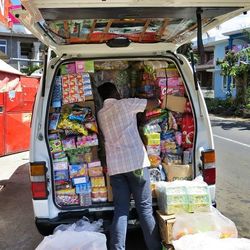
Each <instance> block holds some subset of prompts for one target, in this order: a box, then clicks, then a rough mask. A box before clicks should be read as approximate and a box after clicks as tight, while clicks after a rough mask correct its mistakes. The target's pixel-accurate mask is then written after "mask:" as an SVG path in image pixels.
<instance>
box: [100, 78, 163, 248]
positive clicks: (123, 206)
mask: <svg viewBox="0 0 250 250" xmlns="http://www.w3.org/2000/svg"><path fill="white" fill-rule="evenodd" d="M98 92H99V94H100V96H101V97H102V99H103V101H104V104H103V108H102V109H101V110H100V111H99V112H98V123H99V127H100V129H101V131H102V133H103V135H104V139H105V150H106V162H107V168H108V173H109V175H110V183H111V186H112V191H113V198H114V207H115V211H114V217H113V222H112V226H111V232H110V233H111V234H110V249H111V250H124V249H125V241H126V232H127V223H128V215H129V205H130V196H131V193H132V194H133V198H134V200H135V206H136V210H137V213H138V215H139V220H140V224H141V228H142V231H143V235H144V239H145V242H146V245H147V247H148V249H149V250H160V249H161V243H160V237H159V232H158V227H157V224H156V222H155V219H154V217H153V210H152V196H151V189H150V179H149V171H148V168H147V167H149V166H150V162H149V159H148V156H147V152H146V149H145V147H144V145H143V143H142V141H141V138H140V135H139V132H138V129H137V119H136V114H137V113H138V112H144V110H151V109H153V108H156V107H158V106H159V103H158V101H157V100H146V99H138V98H128V99H121V98H120V95H119V93H118V91H117V89H116V87H115V85H114V84H112V83H110V82H107V83H104V84H103V85H101V86H100V87H99V88H98Z"/></svg>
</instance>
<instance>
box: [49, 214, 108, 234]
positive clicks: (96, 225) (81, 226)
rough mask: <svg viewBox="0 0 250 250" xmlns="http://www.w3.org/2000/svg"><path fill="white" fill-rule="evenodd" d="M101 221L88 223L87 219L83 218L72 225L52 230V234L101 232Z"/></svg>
mask: <svg viewBox="0 0 250 250" xmlns="http://www.w3.org/2000/svg"><path fill="white" fill-rule="evenodd" d="M102 225H103V220H102V219H99V220H98V221H93V222H92V223H90V221H89V219H88V218H87V217H83V218H82V219H80V220H78V221H77V222H76V223H73V224H65V225H64V224H61V225H59V226H57V227H56V228H55V229H54V233H56V232H57V231H59V230H60V231H76V232H82V231H90V232H102V231H103V230H102Z"/></svg>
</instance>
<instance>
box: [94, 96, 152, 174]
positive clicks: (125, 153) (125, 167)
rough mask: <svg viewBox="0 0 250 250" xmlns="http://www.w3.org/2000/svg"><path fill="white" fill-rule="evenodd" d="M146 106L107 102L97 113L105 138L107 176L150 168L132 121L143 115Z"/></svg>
mask: <svg viewBox="0 0 250 250" xmlns="http://www.w3.org/2000/svg"><path fill="white" fill-rule="evenodd" d="M146 105H147V100H145V99H138V98H129V99H121V100H117V99H113V98H109V99H106V100H105V101H104V106H103V108H102V109H101V110H100V111H99V112H98V122H99V126H100V128H101V130H102V132H103V134H104V137H105V149H106V159H107V166H108V172H109V174H110V175H113V174H119V173H125V172H130V171H133V170H135V169H139V168H143V167H148V166H150V163H149V160H148V157H147V153H146V150H145V147H144V145H143V143H142V141H141V138H140V135H139V132H138V129H137V121H136V114H137V113H138V112H143V111H144V110H145V108H146Z"/></svg>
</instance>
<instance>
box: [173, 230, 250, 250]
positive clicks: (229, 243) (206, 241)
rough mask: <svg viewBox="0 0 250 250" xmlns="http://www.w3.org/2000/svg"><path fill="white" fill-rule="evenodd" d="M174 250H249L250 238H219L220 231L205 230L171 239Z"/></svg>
mask: <svg viewBox="0 0 250 250" xmlns="http://www.w3.org/2000/svg"><path fill="white" fill-rule="evenodd" d="M173 245H174V249H175V250H211V249H212V250H224V249H225V250H249V249H250V240H249V239H244V238H226V239H220V233H218V232H207V233H198V234H192V235H191V234H190V235H186V236H183V237H182V238H180V239H179V240H176V241H173Z"/></svg>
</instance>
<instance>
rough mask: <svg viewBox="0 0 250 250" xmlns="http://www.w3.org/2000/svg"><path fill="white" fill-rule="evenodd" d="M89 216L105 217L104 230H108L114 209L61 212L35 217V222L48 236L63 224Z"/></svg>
mask: <svg viewBox="0 0 250 250" xmlns="http://www.w3.org/2000/svg"><path fill="white" fill-rule="evenodd" d="M84 216H85V217H87V218H88V219H89V220H90V221H95V220H98V219H100V218H102V219H103V228H104V231H107V230H108V228H109V225H110V224H111V220H112V217H113V211H105V212H95V213H90V212H89V211H88V210H83V211H71V212H61V213H59V214H58V216H57V217H55V218H52V219H50V218H38V217H36V218H35V224H36V227H37V229H38V231H39V233H40V234H42V235H44V236H47V235H50V234H53V230H54V229H55V228H56V227H57V226H59V225H61V224H72V223H75V222H76V221H77V220H80V219H82V218H83V217H84Z"/></svg>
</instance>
